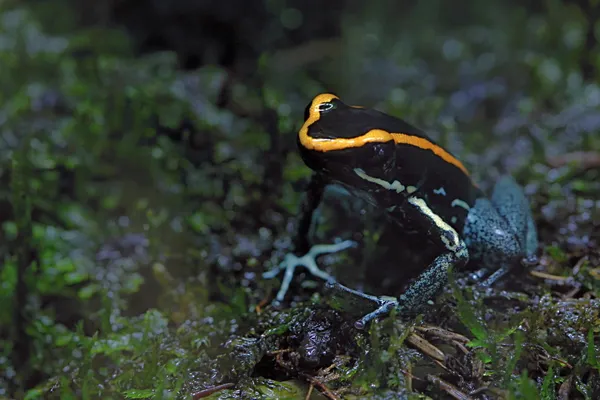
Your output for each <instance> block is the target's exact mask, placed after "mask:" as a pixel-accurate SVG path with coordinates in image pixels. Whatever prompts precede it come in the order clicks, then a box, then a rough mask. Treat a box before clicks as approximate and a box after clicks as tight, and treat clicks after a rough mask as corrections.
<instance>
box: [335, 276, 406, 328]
mask: <svg viewBox="0 0 600 400" xmlns="http://www.w3.org/2000/svg"><path fill="white" fill-rule="evenodd" d="M327 289H328V290H333V291H340V292H345V293H348V294H350V295H353V296H357V297H359V298H361V299H364V300H367V301H370V302H372V303H375V306H376V307H377V308H376V309H375V311H372V312H370V313H368V314H365V315H363V316H362V317H361V318H360V319H359V320H358V321H356V322H355V323H354V327H355V328H356V329H360V330H362V329H364V328H365V326H367V324H368V323H369V322H371V321H373V320H375V319H378V318H380V317H385V316H387V315H389V314H390V313H391V312H392V310H394V309H396V310H398V309H400V302H399V301H398V299H396V298H395V297H390V296H373V295H370V294H367V293H363V292H361V291H359V290H354V289H350V288H349V287H346V286H344V285H342V284H340V283H337V282H328V283H327Z"/></svg>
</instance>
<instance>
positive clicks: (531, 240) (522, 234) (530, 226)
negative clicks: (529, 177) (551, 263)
mask: <svg viewBox="0 0 600 400" xmlns="http://www.w3.org/2000/svg"><path fill="white" fill-rule="evenodd" d="M491 202H492V204H493V206H494V208H495V209H496V211H497V212H498V214H499V215H500V216H501V217H502V218H504V219H505V220H506V222H507V223H508V225H509V226H510V229H511V231H512V232H514V234H515V235H516V237H517V239H518V240H519V244H520V245H521V249H522V253H523V254H524V256H525V257H526V258H527V259H528V261H529V262H532V261H533V260H534V259H535V254H536V251H537V248H538V239H537V229H536V227H535V223H534V221H533V216H532V214H531V208H530V207H529V201H528V200H527V198H526V197H525V193H524V192H523V188H522V187H521V186H519V184H518V183H517V182H516V181H515V180H514V179H513V178H512V177H511V176H508V175H507V176H503V177H502V178H500V180H499V181H498V182H497V183H496V186H495V187H494V192H493V193H492V197H491Z"/></svg>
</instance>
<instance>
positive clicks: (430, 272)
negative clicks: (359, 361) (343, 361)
mask: <svg viewBox="0 0 600 400" xmlns="http://www.w3.org/2000/svg"><path fill="white" fill-rule="evenodd" d="M404 211H405V212H406V213H408V214H409V218H410V219H411V221H415V222H417V221H418V222H420V223H421V224H423V227H424V231H425V232H429V238H430V239H431V240H432V241H434V242H435V243H439V244H440V245H441V246H442V247H443V248H444V251H443V253H442V254H440V255H439V256H438V257H436V258H435V260H433V262H432V263H431V264H430V265H429V266H428V267H427V269H426V270H425V271H424V272H422V273H421V274H420V275H419V276H418V277H417V279H416V280H415V281H414V282H413V283H412V284H411V285H410V286H409V288H408V289H407V290H406V291H405V292H404V293H403V294H402V295H400V296H399V297H398V298H397V299H394V298H390V297H387V296H382V297H377V296H372V295H369V294H365V293H362V292H359V291H355V290H352V289H349V288H347V287H345V286H343V285H340V284H335V287H336V289H338V290H342V291H346V292H349V293H351V294H354V295H357V296H360V297H362V298H364V299H366V300H370V301H372V302H374V303H375V305H376V307H377V308H376V309H375V310H374V311H373V312H371V313H369V314H367V315H365V316H363V317H362V318H361V319H359V320H358V321H356V323H355V325H354V326H355V327H356V328H357V329H362V328H364V327H365V325H367V324H368V323H369V322H370V321H372V320H374V319H377V318H379V317H383V316H386V315H388V314H389V313H390V312H391V311H392V310H393V309H396V310H397V311H398V312H400V313H402V312H407V311H412V310H415V309H418V308H420V307H421V306H422V305H424V304H425V303H427V301H428V300H430V299H431V298H433V297H434V296H435V295H436V294H437V293H438V292H439V291H440V290H441V289H442V288H443V287H444V285H445V284H446V282H447V280H448V271H449V270H450V269H451V268H452V267H455V266H457V267H460V266H462V265H464V264H466V263H467V262H468V260H469V254H468V251H467V247H466V245H465V243H464V242H463V241H462V239H461V238H460V236H459V235H458V233H457V232H456V231H455V230H454V228H452V227H451V226H450V225H449V224H447V223H446V222H445V221H443V220H442V219H441V218H440V217H439V216H438V215H436V214H435V213H434V212H433V211H432V210H431V209H430V208H429V206H428V205H427V203H426V202H425V201H424V200H423V199H421V198H418V197H410V198H409V199H408V200H407V205H406V209H405V210H404Z"/></svg>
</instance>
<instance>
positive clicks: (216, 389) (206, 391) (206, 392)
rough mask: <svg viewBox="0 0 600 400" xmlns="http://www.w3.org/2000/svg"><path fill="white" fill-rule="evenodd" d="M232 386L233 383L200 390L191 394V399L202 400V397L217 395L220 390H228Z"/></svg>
mask: <svg viewBox="0 0 600 400" xmlns="http://www.w3.org/2000/svg"><path fill="white" fill-rule="evenodd" d="M233 386H234V384H233V383H224V384H222V385H217V386H213V387H209V388H208V389H204V390H201V391H199V392H196V393H193V394H192V399H193V400H197V399H202V398H204V397H208V396H210V395H211V394H213V393H217V392H220V391H221V390H225V389H229V388H231V387H233Z"/></svg>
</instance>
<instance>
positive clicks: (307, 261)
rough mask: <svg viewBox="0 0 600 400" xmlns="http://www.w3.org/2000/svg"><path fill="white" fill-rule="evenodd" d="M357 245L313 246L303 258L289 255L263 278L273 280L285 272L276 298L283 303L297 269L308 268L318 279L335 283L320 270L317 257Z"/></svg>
mask: <svg viewBox="0 0 600 400" xmlns="http://www.w3.org/2000/svg"><path fill="white" fill-rule="evenodd" d="M355 245H356V243H355V242H353V241H351V240H345V241H343V242H340V243H336V244H328V245H327V244H319V245H315V246H312V247H311V248H310V250H309V251H308V252H307V253H306V254H304V255H303V256H297V255H295V254H293V253H288V254H287V255H286V256H285V258H284V259H283V261H282V262H281V263H280V264H279V265H278V266H276V267H275V268H273V269H271V270H269V271H267V272H265V273H263V278H264V279H272V278H275V277H276V276H277V275H279V273H280V272H281V271H285V272H284V274H283V280H282V281H281V286H280V287H279V291H278V292H277V295H276V296H275V300H276V301H277V302H282V301H283V299H284V298H285V295H286V293H287V291H288V289H289V288H290V284H291V283H292V280H293V279H294V272H295V271H296V268H297V267H304V268H306V269H307V270H308V272H310V273H311V274H312V275H314V276H316V277H317V278H321V279H323V280H325V281H328V282H334V281H335V279H334V278H333V276H331V275H329V274H328V273H327V272H325V271H323V270H322V269H320V268H319V266H318V265H317V261H316V260H317V257H319V256H321V255H323V254H331V253H337V252H338V251H342V250H345V249H348V248H350V247H353V246H355Z"/></svg>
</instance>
